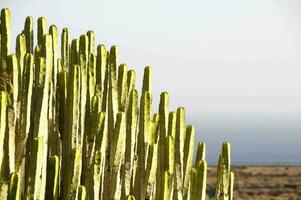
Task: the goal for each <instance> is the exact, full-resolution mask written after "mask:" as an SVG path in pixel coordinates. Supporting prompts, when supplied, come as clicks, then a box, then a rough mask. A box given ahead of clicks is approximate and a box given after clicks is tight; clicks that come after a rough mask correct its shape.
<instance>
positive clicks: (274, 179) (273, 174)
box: [207, 166, 301, 200]
mask: <svg viewBox="0 0 301 200" xmlns="http://www.w3.org/2000/svg"><path fill="white" fill-rule="evenodd" d="M232 171H233V172H234V173H235V184H234V199H235V200H249V199H252V200H301V167H279V166H277V167H276V166H275V167H272V166H271V167H267V166H264V167H262V166H256V167H255V166H252V167H232ZM215 183H216V167H209V168H208V185H207V195H208V196H209V198H208V199H211V198H213V197H214V193H215V189H214V188H215Z"/></svg>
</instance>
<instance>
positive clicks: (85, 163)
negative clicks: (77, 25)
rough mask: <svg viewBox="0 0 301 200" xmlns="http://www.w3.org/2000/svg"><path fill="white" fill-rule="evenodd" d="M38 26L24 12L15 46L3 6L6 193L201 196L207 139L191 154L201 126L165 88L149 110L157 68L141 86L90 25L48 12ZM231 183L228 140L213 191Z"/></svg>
mask: <svg viewBox="0 0 301 200" xmlns="http://www.w3.org/2000/svg"><path fill="white" fill-rule="evenodd" d="M36 27H37V33H36V34H34V22H33V18H32V17H27V18H26V20H25V24H24V28H23V30H22V33H21V34H19V35H18V36H17V38H16V47H15V48H13V49H15V52H11V33H10V30H11V27H10V12H9V10H8V9H2V11H1V20H0V78H1V79H0V100H1V102H0V106H1V107H0V199H33V200H43V199H54V200H55V199H81V200H86V199H100V200H107V199H116V200H119V199H128V200H134V199H139V200H142V199H153V200H161V199H164V200H178V199H179V200H181V199H185V200H186V199H187V200H188V199H191V200H197V199H201V200H204V199H205V196H206V177H207V163H206V161H205V153H206V146H205V143H204V142H200V143H198V145H197V152H196V160H195V161H193V157H194V147H195V129H194V128H193V126H192V125H186V124H185V109H184V108H183V107H179V108H178V109H177V110H176V111H169V94H168V93H167V92H162V93H161V95H160V103H159V109H158V110H157V111H158V113H153V112H152V99H153V96H152V95H153V94H152V68H151V67H150V66H147V67H145V69H144V75H143V83H142V91H141V93H140V94H139V93H138V91H137V88H136V72H135V71H134V70H133V69H129V67H128V65H127V64H125V63H124V64H120V65H119V64H118V48H117V47H116V46H112V47H111V48H110V50H109V51H107V49H106V47H105V45H103V44H99V45H96V44H95V41H96V40H95V34H94V32H93V31H88V32H86V33H85V34H82V35H81V36H80V37H79V38H78V39H71V38H70V35H69V30H68V29H67V28H63V29H62V30H61V31H60V30H59V29H58V28H57V27H56V26H55V25H51V26H50V27H47V24H46V19H45V18H44V17H40V18H38V20H37V26H36ZM59 34H61V35H60V37H59ZM34 35H36V36H37V37H36V41H35V40H34ZM34 44H36V46H34ZM59 44H60V45H59ZM59 46H60V52H59ZM95 46H97V48H96V49H95ZM117 67H118V68H117ZM139 97H140V99H139ZM138 103H139V105H138ZM233 185H234V174H233V172H231V170H230V144H229V143H227V142H226V143H224V144H223V147H222V153H221V155H220V157H219V164H218V179H217V185H216V199H217V200H220V199H223V200H225V199H226V200H232V199H233Z"/></svg>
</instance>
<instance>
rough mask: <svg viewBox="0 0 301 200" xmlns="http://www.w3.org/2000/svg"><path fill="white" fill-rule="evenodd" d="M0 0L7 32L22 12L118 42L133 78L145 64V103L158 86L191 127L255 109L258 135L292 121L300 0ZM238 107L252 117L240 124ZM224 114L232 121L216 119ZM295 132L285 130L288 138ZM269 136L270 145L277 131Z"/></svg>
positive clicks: (300, 120) (300, 73)
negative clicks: (7, 14)
mask: <svg viewBox="0 0 301 200" xmlns="http://www.w3.org/2000/svg"><path fill="white" fill-rule="evenodd" d="M0 7H8V8H10V10H11V16H12V32H13V33H14V35H13V38H15V36H16V34H17V33H19V32H20V31H21V30H22V28H23V23H24V19H25V17H26V16H28V15H30V16H33V17H34V18H35V19H37V18H38V17H39V16H45V17H46V19H47V23H48V25H51V24H56V25H57V26H58V27H59V28H63V27H68V28H69V30H70V33H71V37H72V38H74V37H79V36H80V34H82V33H85V32H86V31H88V30H94V31H95V36H96V42H97V43H98V44H99V43H103V44H105V45H106V46H107V48H109V47H110V46H111V45H118V47H119V52H120V56H119V58H120V59H119V63H126V64H127V65H128V66H129V68H134V69H136V71H137V78H138V80H137V81H138V82H141V81H142V76H143V68H144V67H145V66H148V65H150V66H152V67H153V95H154V96H153V99H154V106H153V110H154V112H155V111H156V110H157V105H158V100H159V95H160V93H161V92H162V91H168V92H169V94H170V108H171V110H175V109H176V108H177V107H178V106H184V107H185V108H186V110H187V119H188V121H189V122H192V123H196V126H197V127H200V126H201V127H202V128H203V129H202V128H200V129H197V131H200V132H201V133H203V132H206V131H207V133H209V134H210V133H211V132H214V131H212V128H215V129H214V130H215V131H216V129H217V128H216V127H223V125H225V126H228V128H229V129H226V130H224V129H222V128H220V129H219V131H218V133H219V134H218V135H220V134H221V133H222V132H223V131H227V130H228V131H233V132H235V128H236V124H237V123H240V124H239V127H244V128H245V129H246V127H248V128H250V127H253V126H256V125H257V126H259V125H258V123H255V122H254V119H259V120H260V119H261V118H262V117H263V118H264V119H265V120H266V121H269V127H270V129H269V131H266V132H264V130H263V129H260V128H259V129H260V130H258V129H256V130H255V129H254V131H256V132H257V135H256V134H255V135H256V136H254V137H253V139H254V138H255V139H257V140H256V141H259V140H258V138H260V136H259V135H260V134H261V132H262V131H263V133H267V132H269V134H272V132H274V130H283V131H285V130H288V129H289V128H291V127H293V128H292V129H294V127H297V124H301V103H300V102H301V1H300V0H285V1H284V0H252V1H242V0H210V1H209V0H196V1H192V0H187V1H183V0H181V1H180V0H179V1H178V0H164V1H160V0H152V1H142V0H134V1H130V0H119V1H114V0H111V1H101V0H85V1H82V0H75V1H66V0H64V1H63V0H51V1H40V0H12V1H9V0H1V1H0ZM188 116H191V117H188ZM233 116H234V117H233ZM240 116H248V117H249V118H248V119H252V120H253V121H252V120H245V121H244V122H243V123H242V122H241V121H240V120H239V118H240ZM250 116H251V117H250ZM254 116H255V117H254ZM256 116H259V117H261V118H258V117H256ZM279 116H280V117H279ZM277 117H278V118H277ZM216 118H218V120H217V119H216ZM210 119H212V120H211V121H210ZM221 119H222V120H221ZM229 119H233V120H234V121H233V123H232V122H231V123H225V122H227V120H229ZM246 119H247V118H246ZM273 119H277V120H274V121H273ZM281 119H283V120H281ZM291 119H294V120H291ZM208 120H209V121H208ZM221 121H223V122H221ZM252 122H253V123H252ZM202 123H203V124H202ZM281 123H283V124H284V125H281V128H278V127H277V125H278V124H281ZM242 124H247V125H242ZM260 126H264V124H261V125H260ZM271 127H272V128H271ZM244 128H241V129H239V131H236V132H242V130H243V129H244ZM266 129H268V128H267V127H266ZM296 130H298V131H296ZM210 131H211V132H210ZM260 131H261V132H260ZM300 131H301V127H300V126H298V128H295V129H294V131H292V133H291V138H292V141H293V140H295V141H296V140H299V139H300V136H298V135H300V134H299V133H300ZM227 134H228V136H229V137H228V138H230V139H231V138H233V135H232V136H231V135H229V134H230V133H229V132H227ZM227 134H226V135H227ZM258 134H259V135H258ZM280 134H283V133H278V136H279V135H280ZM284 134H289V133H285V132H284ZM276 137H277V136H276ZM204 138H205V139H207V140H209V141H211V140H212V141H213V140H214V141H218V142H221V139H218V136H217V137H214V138H213V139H212V138H210V136H208V135H207V136H206V135H205V136H204ZM219 138H222V139H227V137H226V138H225V135H223V137H219ZM265 138H267V137H265ZM277 138H278V140H277V142H275V143H274V145H275V146H276V145H278V144H280V142H281V138H283V137H282V136H281V137H280V136H279V137H277ZM244 139H245V140H247V139H248V137H245V138H244ZM255 139H254V141H255ZM233 140H235V139H233ZM295 141H294V142H293V143H291V144H292V147H294V146H296V145H297V144H296V143H295ZM233 143H234V147H235V144H236V143H235V141H234V142H233ZM237 144H238V143H237ZM288 144H289V143H288ZM300 146H301V145H300ZM236 147H237V148H241V145H240V146H236ZM262 147H264V144H262ZM250 148H251V146H250ZM214 151H216V152H217V151H219V148H218V150H216V149H215V150H214ZM270 151H271V152H275V151H274V149H271V150H270ZM291 152H296V150H295V149H293V148H291ZM297 153H301V149H300V148H299V147H298V151H297ZM216 154H217V153H216ZM289 155H291V154H289ZM234 156H235V155H234ZM299 161H300V159H299V160H298V162H299ZM300 162H301V161H300Z"/></svg>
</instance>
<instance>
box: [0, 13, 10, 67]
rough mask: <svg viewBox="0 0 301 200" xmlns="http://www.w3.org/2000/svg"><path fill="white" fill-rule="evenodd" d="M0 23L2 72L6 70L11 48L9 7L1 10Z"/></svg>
mask: <svg viewBox="0 0 301 200" xmlns="http://www.w3.org/2000/svg"><path fill="white" fill-rule="evenodd" d="M0 24H1V28H0V30H1V48H0V53H1V54H0V58H1V63H0V64H1V67H0V72H1V73H3V72H5V71H6V70H7V56H8V55H9V54H10V48H11V26H10V11H9V9H7V8H4V9H2V10H1V23H0Z"/></svg>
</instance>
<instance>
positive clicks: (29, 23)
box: [23, 17, 33, 54]
mask: <svg viewBox="0 0 301 200" xmlns="http://www.w3.org/2000/svg"><path fill="white" fill-rule="evenodd" d="M23 34H24V35H25V38H26V39H25V41H26V52H27V53H31V54H33V18H32V17H26V19H25V23H24V30H23Z"/></svg>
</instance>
